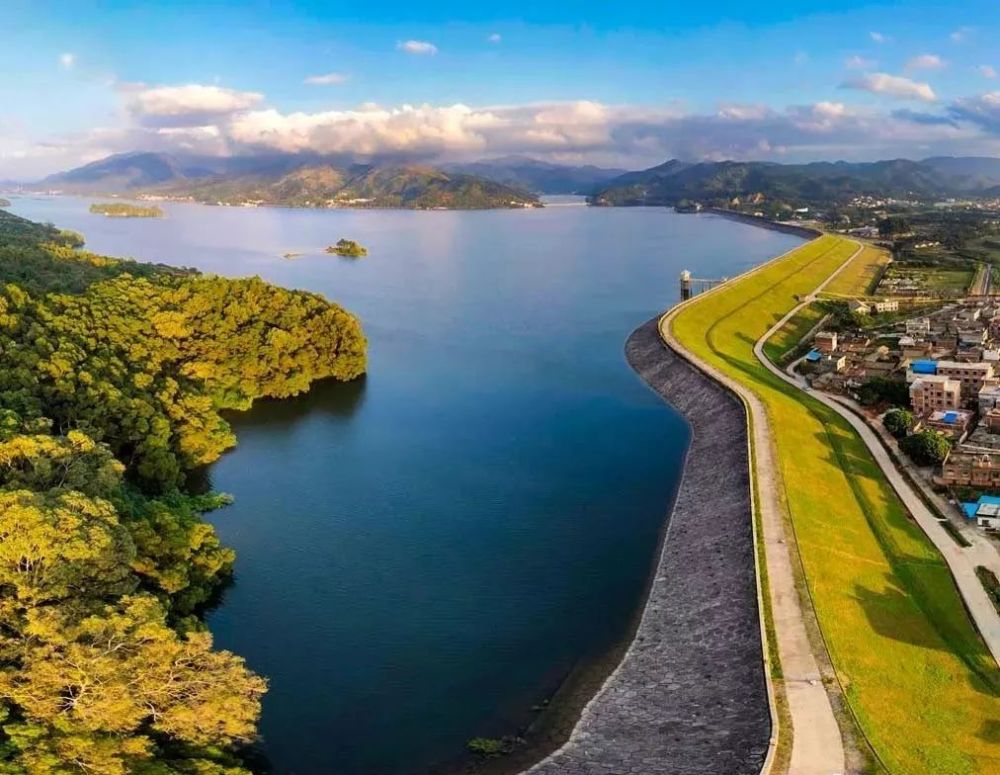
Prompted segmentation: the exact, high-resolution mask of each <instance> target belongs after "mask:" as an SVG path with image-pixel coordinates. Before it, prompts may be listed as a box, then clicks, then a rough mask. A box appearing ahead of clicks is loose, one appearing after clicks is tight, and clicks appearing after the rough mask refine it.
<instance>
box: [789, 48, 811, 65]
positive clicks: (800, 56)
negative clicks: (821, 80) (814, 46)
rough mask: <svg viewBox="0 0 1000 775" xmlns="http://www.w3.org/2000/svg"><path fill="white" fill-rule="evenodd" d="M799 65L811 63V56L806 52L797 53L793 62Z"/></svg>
mask: <svg viewBox="0 0 1000 775" xmlns="http://www.w3.org/2000/svg"><path fill="white" fill-rule="evenodd" d="M792 61H794V62H795V64H797V65H804V64H805V63H806V62H808V61H809V54H808V53H806V52H805V51H796V52H795V57H794V58H793V60H792Z"/></svg>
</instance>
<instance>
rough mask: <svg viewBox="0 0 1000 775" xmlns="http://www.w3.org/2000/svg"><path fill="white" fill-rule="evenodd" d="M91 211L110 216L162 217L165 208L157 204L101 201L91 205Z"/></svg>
mask: <svg viewBox="0 0 1000 775" xmlns="http://www.w3.org/2000/svg"><path fill="white" fill-rule="evenodd" d="M90 212H92V213H94V214H95V215H104V216H107V217H108V218H162V217H163V210H161V209H160V208H159V207H157V206H156V205H134V204H129V203H127V202H100V203H95V204H92V205H91V206H90Z"/></svg>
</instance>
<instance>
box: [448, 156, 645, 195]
mask: <svg viewBox="0 0 1000 775" xmlns="http://www.w3.org/2000/svg"><path fill="white" fill-rule="evenodd" d="M443 169H446V170H449V171H452V172H462V173H466V174H469V175H476V176H478V177H482V178H487V179H489V180H495V181H497V182H498V183H504V184H506V185H508V186H514V187H515V188H521V189H524V190H526V191H533V192H535V193H536V194H581V195H587V194H590V193H593V192H594V191H595V190H596V189H598V188H599V187H601V186H603V185H605V184H607V183H608V182H610V181H611V180H614V179H615V178H616V177H618V176H619V175H623V174H624V173H625V170H620V169H605V168H603V167H595V166H593V165H590V164H588V165H583V166H574V165H567V164H552V163H551V162H546V161H540V160H539V159H532V158H530V157H528V156H504V157H501V158H498V159H482V160H480V161H474V162H466V163H461V164H459V163H456V164H447V165H444V167H443Z"/></svg>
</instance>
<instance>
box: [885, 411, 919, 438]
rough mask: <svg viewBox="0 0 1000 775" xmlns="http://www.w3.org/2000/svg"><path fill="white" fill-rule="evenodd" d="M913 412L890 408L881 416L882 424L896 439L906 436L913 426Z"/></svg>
mask: <svg viewBox="0 0 1000 775" xmlns="http://www.w3.org/2000/svg"><path fill="white" fill-rule="evenodd" d="M913 422H914V420H913V413H912V412H909V411H907V410H906V409H899V408H897V409H890V410H889V411H888V412H886V413H885V415H884V416H883V417H882V425H884V426H885V429H886V430H887V431H889V433H891V434H892V435H893V436H895V437H896V438H897V439H901V438H903V437H904V436H906V434H907V433H909V432H910V430H912V428H913Z"/></svg>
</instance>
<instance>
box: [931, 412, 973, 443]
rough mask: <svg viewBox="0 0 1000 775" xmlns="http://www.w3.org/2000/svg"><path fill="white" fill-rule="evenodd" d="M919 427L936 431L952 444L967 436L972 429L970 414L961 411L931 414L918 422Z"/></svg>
mask: <svg viewBox="0 0 1000 775" xmlns="http://www.w3.org/2000/svg"><path fill="white" fill-rule="evenodd" d="M920 427H921V428H926V429H927V430H930V431H937V432H938V433H940V434H942V435H944V436H945V437H946V438H947V439H948V440H949V441H950V442H952V443H953V444H958V443H960V442H961V441H963V440H964V439H965V437H966V436H968V435H969V429H970V428H971V427H972V412H966V411H963V410H961V409H948V410H946V411H943V412H942V411H936V412H931V413H930V414H929V415H927V417H925V418H924V419H923V420H921V421H920Z"/></svg>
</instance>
